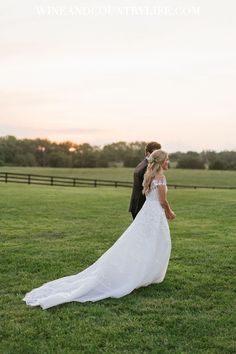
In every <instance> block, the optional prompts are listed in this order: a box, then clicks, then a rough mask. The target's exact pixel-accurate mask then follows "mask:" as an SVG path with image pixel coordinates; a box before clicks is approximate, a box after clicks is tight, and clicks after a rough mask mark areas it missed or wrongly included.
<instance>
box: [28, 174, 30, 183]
mask: <svg viewBox="0 0 236 354" xmlns="http://www.w3.org/2000/svg"><path fill="white" fill-rule="evenodd" d="M28 184H30V175H28Z"/></svg>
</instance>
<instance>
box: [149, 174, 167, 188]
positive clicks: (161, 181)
mask: <svg viewBox="0 0 236 354" xmlns="http://www.w3.org/2000/svg"><path fill="white" fill-rule="evenodd" d="M158 186H166V178H165V177H164V178H163V179H158V180H157V179H154V180H153V181H152V183H151V187H150V189H151V190H153V189H156V188H157V187H158Z"/></svg>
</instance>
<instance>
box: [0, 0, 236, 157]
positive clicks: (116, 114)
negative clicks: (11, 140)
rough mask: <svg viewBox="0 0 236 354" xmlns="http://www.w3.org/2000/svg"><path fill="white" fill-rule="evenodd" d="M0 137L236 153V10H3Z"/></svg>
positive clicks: (115, 5) (160, 4)
mask: <svg viewBox="0 0 236 354" xmlns="http://www.w3.org/2000/svg"><path fill="white" fill-rule="evenodd" d="M0 11H1V15H0V23H1V28H2V31H1V35H0V43H1V45H0V103H1V105H0V136H6V135H14V136H16V137H17V138H36V137H40V138H47V139H49V140H52V141H58V142H61V141H66V140H69V141H72V142H74V143H77V144H81V143H84V142H87V143H90V144H92V145H104V144H108V143H112V142H117V141H127V142H131V141H152V140H157V141H159V142H161V144H162V146H163V147H165V149H167V150H168V151H170V152H174V151H188V150H195V151H202V150H205V149H210V150H216V151H221V150H234V149H235V148H236V143H235V132H236V117H235V115H236V100H235V97H234V96H235V86H236V44H235V43H234V41H233V40H232V39H233V38H234V37H235V35H236V23H235V19H234V14H235V11H236V3H235V1H233V0H228V1H227V4H223V3H218V4H215V3H214V4H213V3H212V2H211V1H210V0H181V1H179V0H168V1H167V0H159V1H158V0H155V1H152V0H146V1H138V0H135V1H134V0H128V1H127V0H126V1H124V0H121V1H119V2H117V1H116V0H110V1H100V2H99V3H98V2H96V1H91V0H87V1H86V2H85V1H78V0H70V1H66V0H58V1H55V0H52V1H47V0H40V1H30V0H23V1H21V2H17V1H16V0H11V1H8V2H6V3H2V4H1V5H0Z"/></svg>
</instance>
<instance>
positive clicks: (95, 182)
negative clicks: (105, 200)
mask: <svg viewBox="0 0 236 354" xmlns="http://www.w3.org/2000/svg"><path fill="white" fill-rule="evenodd" d="M94 187H97V180H96V179H95V180H94Z"/></svg>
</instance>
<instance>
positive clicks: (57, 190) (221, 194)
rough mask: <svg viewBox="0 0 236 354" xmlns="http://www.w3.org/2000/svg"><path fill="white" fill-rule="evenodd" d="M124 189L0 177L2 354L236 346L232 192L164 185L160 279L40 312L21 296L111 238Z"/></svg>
mask: <svg viewBox="0 0 236 354" xmlns="http://www.w3.org/2000/svg"><path fill="white" fill-rule="evenodd" d="M116 171H117V170H116ZM56 172H57V171H56ZM170 172H172V171H170ZM47 173H48V172H47ZM73 174H74V173H73ZM124 179H126V178H124ZM130 192H131V191H130V190H129V189H122V188H117V189H113V188H109V187H107V188H97V189H94V188H84V189H79V188H78V189H73V188H64V187H45V186H43V187H40V186H28V185H15V184H9V185H5V184H0V193H1V198H0V209H1V213H0V219H1V220H0V222H1V230H0V237H1V254H0V257H1V258H0V262H1V278H2V280H1V285H2V286H1V297H0V301H1V307H0V311H1V313H0V317H1V338H0V339H1V342H0V352H1V353H4V354H5V353H24V354H25V353H32V354H34V353H35V354H36V353H37V354H41V353H53V354H54V353H65V354H69V353H76V354H77V353H78V354H80V353H109V354H111V353H117V354H118V353H160V354H165V353H170V354H172V353H176V354H195V353H202V354H203V353H204V354H205V353H219V354H224V353H234V349H235V348H234V341H233V340H234V335H235V331H234V325H235V312H234V311H233V302H234V298H235V294H234V293H233V276H234V274H235V272H234V269H233V246H235V224H236V219H235V218H236V217H235V207H236V191H230V190H224V191H223V190H198V191H195V190H169V201H170V203H171V205H172V207H173V209H174V210H175V212H176V214H177V218H176V220H175V221H173V222H171V223H170V228H171V237H172V253H171V259H170V263H169V268H168V271H167V275H166V278H165V280H164V282H163V283H161V284H155V285H154V284H153V285H150V286H148V287H145V288H140V289H136V290H135V291H134V292H132V293H131V294H129V295H127V296H125V297H123V298H121V299H111V298H110V299H105V300H102V301H99V302H96V303H92V302H87V303H83V304H82V303H69V304H64V305H60V306H58V307H55V308H51V309H49V310H45V311H43V310H42V309H40V308H31V307H28V306H26V305H25V303H24V302H23V301H22V298H23V296H24V294H25V293H26V292H28V291H30V290H31V289H32V288H34V287H37V286H39V285H41V284H42V283H44V282H47V281H49V280H53V279H56V278H59V277H62V276H65V275H71V274H75V273H77V272H79V271H81V270H83V269H85V268H86V267H87V266H89V265H90V264H92V263H93V262H95V261H96V260H97V258H98V257H99V256H100V255H102V254H103V253H104V251H106V250H107V249H108V248H109V247H110V246H111V245H112V244H113V243H114V241H115V240H116V239H117V238H118V237H119V236H120V235H121V233H122V232H123V231H124V230H125V229H126V227H127V226H128V225H129V223H130V222H131V217H130V215H129V213H128V212H127V209H128V204H129V198H130Z"/></svg>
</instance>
